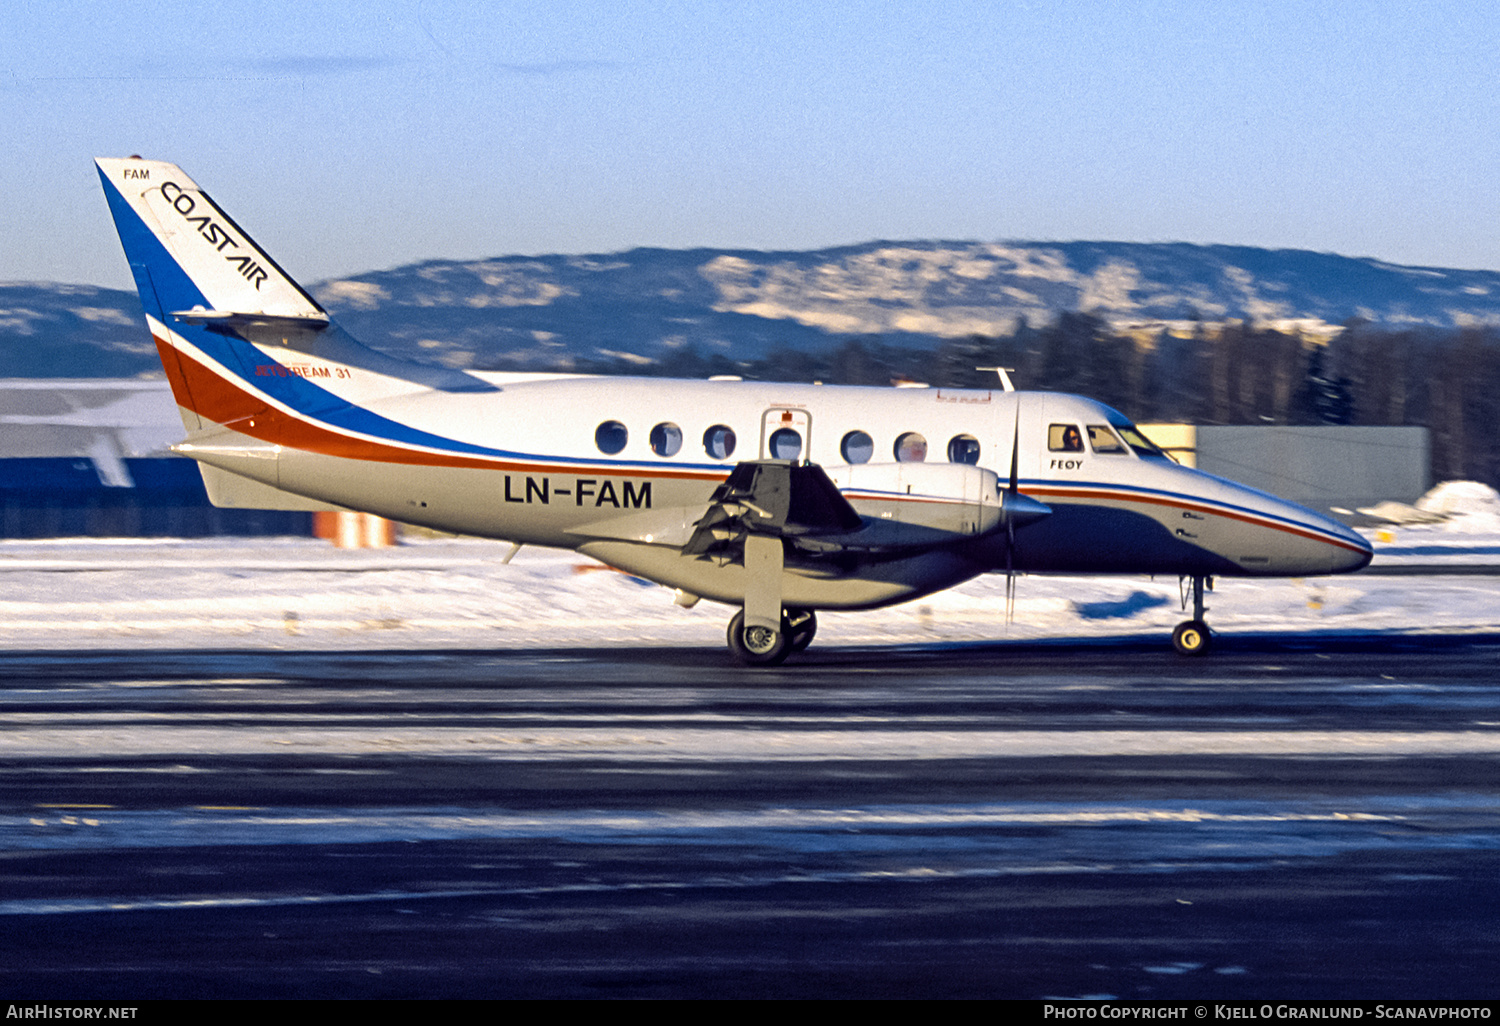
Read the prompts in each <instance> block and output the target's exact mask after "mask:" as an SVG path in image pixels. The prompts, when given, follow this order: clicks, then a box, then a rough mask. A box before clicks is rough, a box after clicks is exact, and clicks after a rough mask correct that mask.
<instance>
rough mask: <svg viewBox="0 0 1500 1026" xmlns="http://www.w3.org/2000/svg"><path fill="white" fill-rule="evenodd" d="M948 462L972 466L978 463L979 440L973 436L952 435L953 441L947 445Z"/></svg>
mask: <svg viewBox="0 0 1500 1026" xmlns="http://www.w3.org/2000/svg"><path fill="white" fill-rule="evenodd" d="M948 462H949V463H967V464H969V465H970V466H974V465H976V464H978V463H979V439H977V438H975V437H974V436H973V435H954V436H953V440H952V441H950V442H949V443H948Z"/></svg>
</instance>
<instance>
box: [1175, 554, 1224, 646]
mask: <svg viewBox="0 0 1500 1026" xmlns="http://www.w3.org/2000/svg"><path fill="white" fill-rule="evenodd" d="M1191 577H1192V582H1193V618H1192V619H1191V620H1187V621H1185V622H1183V623H1180V624H1178V625H1177V629H1176V630H1174V631H1173V632H1172V647H1173V648H1175V649H1177V651H1178V652H1179V653H1180V654H1182V655H1185V656H1201V655H1203V654H1204V653H1206V652H1207V651H1208V643H1209V638H1210V636H1211V635H1210V633H1209V630H1208V624H1206V623H1204V622H1203V614H1204V613H1205V612H1206V611H1207V607H1206V606H1204V605H1203V584H1204V582H1205V581H1207V582H1208V589H1209V590H1210V591H1212V590H1213V587H1214V579H1213V578H1212V577H1205V576H1204V575H1203V574H1193V575H1191ZM1187 581H1188V576H1187V575H1184V576H1183V578H1182V583H1183V584H1184V585H1185V584H1186V583H1187ZM1187 600H1188V596H1187V592H1186V590H1184V591H1183V594H1182V607H1183V608H1184V609H1186V608H1187Z"/></svg>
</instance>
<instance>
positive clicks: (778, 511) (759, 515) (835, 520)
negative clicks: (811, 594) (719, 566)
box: [682, 460, 864, 556]
mask: <svg viewBox="0 0 1500 1026" xmlns="http://www.w3.org/2000/svg"><path fill="white" fill-rule="evenodd" d="M863 524H864V521H863V519H862V518H861V517H860V515H859V514H858V513H857V512H855V510H854V507H853V506H851V505H849V500H847V499H845V498H844V497H843V495H841V494H840V493H839V489H838V486H837V485H835V484H834V483H833V481H832V480H830V479H829V477H828V475H827V474H826V473H824V472H823V468H822V467H819V466H817V465H816V464H811V463H793V462H790V461H787V460H749V461H746V462H744V463H740V464H738V465H737V466H736V467H735V468H734V470H733V471H732V472H731V473H730V475H729V479H728V480H727V481H725V482H724V483H723V484H722V485H720V486H719V487H718V488H717V489H716V490H715V491H714V494H713V496H712V497H711V498H710V499H709V504H708V511H707V512H706V513H704V515H703V517H702V518H701V519H700V520H698V522H697V523H695V524H694V525H693V526H694V528H695V530H694V531H693V535H692V537H691V538H689V539H688V542H687V544H686V545H684V546H683V549H682V551H683V553H684V554H686V555H690V556H701V555H710V554H712V553H715V552H720V551H728V550H732V549H734V548H736V547H738V544H740V543H743V541H744V538H745V536H746V535H747V534H762V535H770V536H772V537H777V538H792V539H797V540H801V541H803V542H807V541H810V540H811V539H812V538H815V537H816V536H818V535H838V534H848V533H849V532H851V531H857V530H859V529H860V528H861V527H862V526H863ZM811 547H813V548H816V547H817V546H811Z"/></svg>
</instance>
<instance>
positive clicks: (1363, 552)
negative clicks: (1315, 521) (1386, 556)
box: [1319, 517, 1375, 574]
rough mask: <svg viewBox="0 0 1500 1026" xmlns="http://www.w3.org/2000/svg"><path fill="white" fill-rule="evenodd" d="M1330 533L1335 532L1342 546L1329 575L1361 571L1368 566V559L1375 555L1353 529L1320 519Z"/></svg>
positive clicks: (1361, 536)
mask: <svg viewBox="0 0 1500 1026" xmlns="http://www.w3.org/2000/svg"><path fill="white" fill-rule="evenodd" d="M1319 519H1320V520H1322V521H1323V523H1324V525H1325V526H1326V528H1327V529H1328V530H1329V531H1330V532H1335V533H1336V536H1337V538H1338V539H1339V541H1340V542H1342V544H1343V546H1346V547H1341V548H1339V549H1337V556H1336V557H1335V559H1334V567H1333V569H1332V570H1331V571H1329V572H1330V573H1335V574H1348V573H1353V572H1354V571H1356V570H1363V569H1364V568H1365V567H1367V566H1369V565H1370V559H1371V558H1372V557H1373V556H1374V555H1375V549H1374V547H1373V546H1372V545H1371V544H1370V543H1369V542H1368V541H1367V540H1366V539H1365V537H1364V536H1363V535H1361V534H1359V532H1357V531H1355V530H1354V529H1353V528H1350V527H1346V526H1344V525H1343V524H1341V523H1339V522H1338V521H1337V520H1332V519H1329V518H1328V517H1320V518H1319Z"/></svg>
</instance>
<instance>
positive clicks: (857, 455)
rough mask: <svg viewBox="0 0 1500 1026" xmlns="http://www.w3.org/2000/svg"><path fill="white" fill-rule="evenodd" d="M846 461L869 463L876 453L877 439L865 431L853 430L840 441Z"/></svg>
mask: <svg viewBox="0 0 1500 1026" xmlns="http://www.w3.org/2000/svg"><path fill="white" fill-rule="evenodd" d="M839 453H840V454H842V455H843V457H844V462H845V463H869V462H870V457H871V456H874V455H875V440H874V439H873V438H871V437H870V436H869V435H867V434H865V433H864V432H863V431H851V432H849V433H848V434H847V435H845V436H844V440H843V441H842V442H840V443H839Z"/></svg>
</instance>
